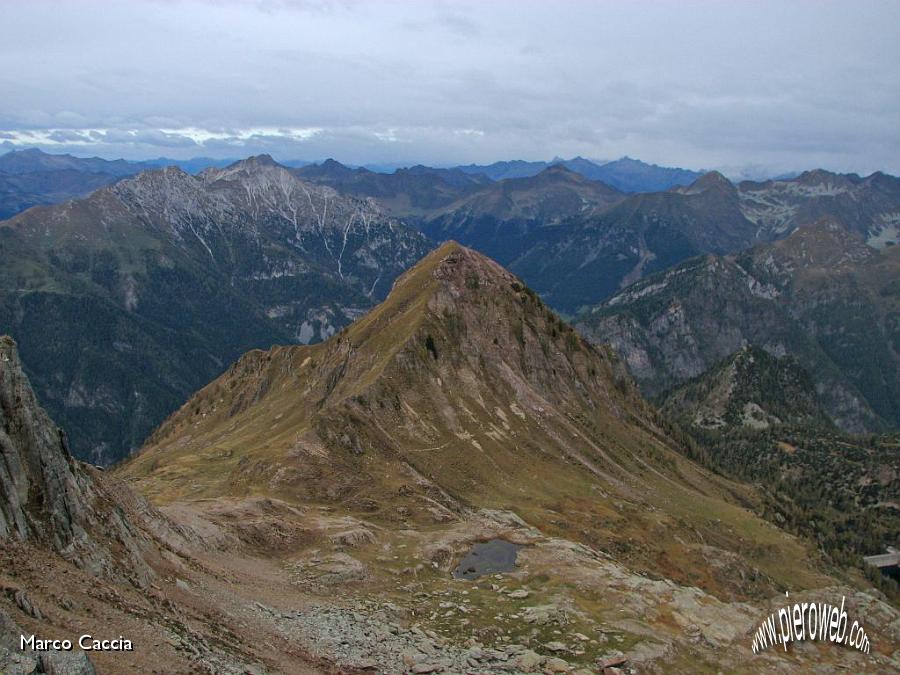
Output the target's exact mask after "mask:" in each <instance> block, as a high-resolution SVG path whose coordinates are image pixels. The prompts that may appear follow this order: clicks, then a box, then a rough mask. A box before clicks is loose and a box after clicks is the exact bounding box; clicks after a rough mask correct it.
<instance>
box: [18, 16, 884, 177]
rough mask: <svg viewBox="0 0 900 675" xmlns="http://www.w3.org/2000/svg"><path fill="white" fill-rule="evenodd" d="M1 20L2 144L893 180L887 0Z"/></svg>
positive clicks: (125, 152)
mask: <svg viewBox="0 0 900 675" xmlns="http://www.w3.org/2000/svg"><path fill="white" fill-rule="evenodd" d="M3 12H4V29H3V30H2V35H3V39H2V40H0V62H2V63H4V68H3V69H2V71H0V91H3V92H4V96H3V98H2V100H0V138H2V139H4V143H5V144H6V145H5V146H4V147H8V146H9V145H15V146H18V147H21V146H24V145H38V146H40V147H45V148H47V149H51V150H59V151H72V152H76V153H91V154H95V153H96V154H103V155H105V156H126V157H135V158H137V157H147V156H157V155H160V154H166V155H169V156H176V157H188V156H192V155H197V154H204V155H212V156H222V157H224V156H228V157H234V156H239V155H246V154H251V153H254V152H270V153H272V154H273V155H275V156H276V157H280V158H282V159H291V158H305V159H321V158H324V157H327V156H334V157H337V158H338V159H341V160H343V161H347V162H354V163H365V162H419V161H421V162H427V163H434V164H449V163H456V162H469V161H492V160H495V159H503V158H514V157H520V158H524V159H539V158H544V159H545V158H549V157H552V156H554V155H565V156H569V155H575V154H580V155H584V156H588V157H594V158H615V157H618V156H621V155H624V154H628V155H631V156H638V157H641V158H643V159H646V160H648V161H653V162H657V163H665V164H673V165H680V166H688V167H693V168H700V167H704V168H711V167H732V168H734V167H737V169H735V170H736V171H738V170H740V167H756V168H758V167H765V168H767V169H768V170H771V171H774V172H779V171H784V170H789V169H795V168H806V167H811V166H820V165H823V166H826V167H828V168H833V169H837V170H854V171H859V172H867V171H871V170H875V169H883V170H888V171H891V172H894V173H900V134H897V132H896V119H897V118H898V117H900V70H898V69H897V68H896V67H895V64H896V63H897V62H898V60H900V39H898V38H900V29H898V26H900V4H898V3H895V2H890V1H883V2H882V1H877V0H872V1H868V2H864V3H839V2H834V1H832V0H823V1H821V2H816V3H811V2H803V1H800V0H798V1H797V2H794V3H790V4H789V3H784V2H780V1H774V0H764V1H762V2H757V3H752V4H751V3H743V2H735V3H710V2H704V1H702V0H700V1H697V2H685V3H671V2H661V1H660V2H653V1H652V0H642V1H641V2H630V3H625V2H613V1H608V2H588V1H587V0H583V1H579V0H569V1H568V2H543V1H541V0H516V1H513V0H496V1H493V2H475V1H474V0H457V1H455V2H393V1H389V0H371V1H369V2H353V1H351V0H343V1H329V0H256V1H254V2H238V1H237V0H232V1H229V2H212V1H208V2H202V1H193V2H187V1H185V2H182V1H179V0H134V1H133V2H129V3H108V2H101V1H100V0H93V1H91V0H83V1H82V2H79V3H56V2H44V1H43V0H33V1H32V2H29V3H6V4H5V5H4V9H3Z"/></svg>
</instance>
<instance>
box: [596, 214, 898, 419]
mask: <svg viewBox="0 0 900 675" xmlns="http://www.w3.org/2000/svg"><path fill="white" fill-rule="evenodd" d="M898 279H900V249H898V248H897V247H895V246H889V247H886V248H885V249H884V250H882V251H880V252H879V251H877V250H875V249H873V248H871V247H870V246H867V245H866V244H865V243H864V242H863V240H862V239H861V238H860V237H859V236H858V235H857V234H855V233H852V232H850V231H848V229H847V228H846V227H844V226H843V225H841V224H839V223H837V222H835V221H830V220H824V221H819V222H818V223H816V224H814V225H811V226H808V227H802V228H800V229H798V230H796V231H794V232H793V233H791V235H790V236H788V237H787V238H785V239H783V240H780V241H777V242H774V243H771V244H763V245H760V246H758V247H755V248H753V249H750V250H748V251H746V252H742V253H739V254H736V255H726V256H714V255H710V256H702V257H698V258H693V259H691V260H688V261H686V262H684V263H682V264H680V265H676V266H675V267H672V268H671V269H668V270H665V271H662V272H659V273H657V274H654V275H651V276H648V277H647V278H645V279H642V280H641V281H639V282H636V283H635V284H632V285H630V286H628V287H627V288H625V289H624V290H623V291H621V292H620V293H617V294H616V295H614V296H613V297H612V298H610V299H609V300H607V301H606V302H604V303H603V304H601V305H599V306H597V307H594V308H592V309H590V310H589V311H587V312H585V313H584V314H583V315H582V316H581V317H580V318H579V327H580V329H581V330H582V331H583V332H584V334H585V335H587V336H589V337H590V338H591V339H592V340H595V341H597V342H601V343H609V344H612V345H613V346H614V347H615V348H616V349H617V350H618V351H619V353H620V354H622V356H623V358H625V359H626V361H627V362H628V364H629V369H630V371H631V373H632V374H633V375H634V376H635V378H636V379H637V381H638V382H639V383H640V385H641V387H642V390H643V391H644V392H645V393H646V394H647V395H649V396H659V395H660V394H662V393H663V392H665V391H666V390H667V389H670V388H672V387H675V386H678V385H680V384H682V383H684V382H685V381H687V380H688V379H690V378H692V377H696V376H698V375H700V374H702V373H704V372H706V371H707V370H708V369H709V368H710V367H712V366H713V365H714V364H716V363H717V362H719V361H720V360H722V359H724V358H725V357H727V356H728V355H729V354H731V353H733V352H734V351H736V350H738V349H739V348H741V347H743V346H745V345H754V346H757V347H761V348H763V349H765V350H766V351H768V352H770V353H772V354H774V355H776V356H782V355H790V356H792V357H793V358H795V359H796V360H797V361H798V362H799V364H800V365H801V366H802V367H803V368H805V370H806V371H807V372H808V373H809V374H810V375H811V376H812V377H813V379H814V381H815V383H816V391H817V394H818V396H819V397H820V400H821V402H822V404H823V406H824V408H825V410H826V411H827V412H828V414H829V416H830V418H831V419H832V420H833V422H834V423H835V424H837V425H838V426H839V427H840V428H842V429H844V430H845V431H849V432H856V433H861V432H865V431H878V430H884V429H890V428H894V429H896V428H897V426H898V424H900V408H898V402H900V358H898V353H900V350H898V346H900V342H898V340H900V324H898V321H900V305H898V302H900V286H898Z"/></svg>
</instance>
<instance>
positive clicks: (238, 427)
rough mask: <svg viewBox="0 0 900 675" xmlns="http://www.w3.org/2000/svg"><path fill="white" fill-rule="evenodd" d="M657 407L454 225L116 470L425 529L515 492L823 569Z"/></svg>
mask: <svg viewBox="0 0 900 675" xmlns="http://www.w3.org/2000/svg"><path fill="white" fill-rule="evenodd" d="M653 420H654V412H653V411H652V409H650V408H649V406H647V404H646V403H644V402H643V400H642V399H641V398H640V397H639V396H638V395H637V393H636V390H635V389H634V387H633V385H632V384H631V382H630V380H629V379H628V377H627V376H626V375H625V373H624V371H623V370H622V368H621V366H620V365H619V364H618V362H617V361H616V360H615V357H614V356H613V354H612V353H611V352H609V351H607V350H605V349H602V348H596V347H593V346H591V345H589V344H587V343H586V342H585V341H583V340H582V339H581V338H580V337H579V336H578V335H577V334H576V333H575V332H574V331H573V330H572V329H571V328H570V327H569V326H567V325H566V324H564V323H563V322H562V321H561V320H560V319H559V318H558V317H556V315H555V314H553V313H552V312H551V311H550V310H549V309H547V308H546V307H545V306H544V305H543V304H542V303H541V302H540V300H539V299H538V298H537V296H535V295H534V294H533V293H532V292H531V291H529V290H528V289H526V288H524V287H523V286H522V284H521V283H520V282H519V281H518V280H517V279H516V278H515V277H514V276H513V275H511V274H510V273H508V272H506V271H505V270H504V269H503V268H501V267H500V266H499V265H497V264H496V263H493V262H492V261H490V260H488V259H487V258H484V257H483V256H481V255H479V254H477V253H474V252H473V251H470V250H468V249H465V248H463V247H461V246H459V245H457V244H454V243H449V244H445V245H444V246H442V247H441V248H440V249H438V250H437V251H435V252H433V253H432V254H430V255H429V256H427V257H426V258H425V259H423V261H422V262H420V263H419V264H418V265H417V266H416V267H415V268H413V269H412V270H410V271H409V272H407V273H406V274H405V275H403V276H402V277H401V278H400V279H398V281H397V282H396V284H395V287H394V290H393V292H392V293H391V295H390V296H389V297H388V299H387V300H386V301H385V302H384V303H383V304H382V305H380V306H379V307H377V308H376V309H374V310H373V311H372V312H371V313H370V314H368V315H367V316H366V317H364V318H363V319H361V320H360V321H359V322H357V323H355V324H353V325H352V326H351V327H349V328H348V329H347V330H345V331H343V332H342V333H340V334H339V335H336V336H335V337H334V338H332V339H331V340H329V341H328V342H325V343H323V344H320V345H315V346H312V347H280V348H276V349H273V350H271V351H269V352H260V351H256V352H251V353H249V354H247V355H245V356H244V357H243V358H241V359H240V360H239V361H238V362H237V363H236V364H234V365H233V366H232V367H231V368H230V369H229V370H228V372H226V373H225V374H224V375H223V376H222V377H220V378H219V379H217V380H216V381H214V382H213V383H211V384H210V385H208V386H207V387H206V388H204V389H203V390H201V391H200V392H199V393H198V394H197V395H196V396H195V397H194V398H193V399H192V400H191V401H189V402H188V403H187V404H186V405H185V406H184V407H183V408H182V409H181V410H180V411H178V412H177V413H176V414H174V415H173V416H172V417H171V418H170V419H169V420H168V421H167V422H166V423H165V424H163V425H162V426H161V427H160V429H159V430H158V431H157V432H156V433H155V434H154V435H153V436H152V437H151V438H150V439H149V441H148V443H147V446H146V447H145V449H144V450H143V451H142V452H141V453H140V454H139V455H138V456H137V457H135V458H133V459H132V460H131V461H129V462H127V463H126V464H125V465H124V466H122V467H121V468H120V469H119V471H120V472H121V473H122V475H124V476H125V477H126V478H128V479H129V480H132V481H134V482H135V483H136V484H137V486H138V488H139V489H140V490H142V491H143V492H145V493H146V494H148V495H149V496H150V497H151V498H152V499H153V500H154V501H156V502H158V503H169V502H173V501H179V500H193V499H202V498H209V497H217V496H222V495H226V496H234V497H242V496H249V495H271V496H276V497H278V498H281V499H285V500H288V501H296V502H318V503H322V502H327V503H332V504H339V505H341V506H343V507H345V508H347V509H349V510H351V511H357V512H367V513H368V516H367V517H369V518H375V519H379V520H381V521H385V522H399V521H405V522H406V523H407V525H408V526H412V525H416V526H421V527H428V526H431V524H433V523H434V522H436V521H438V522H439V521H441V520H444V519H449V518H456V517H464V516H465V514H466V513H467V512H468V511H469V510H471V509H475V508H504V509H510V510H513V511H516V512H517V513H519V514H520V515H522V516H523V517H525V518H526V519H527V520H529V521H530V522H532V523H533V524H535V525H536V526H538V527H540V528H542V529H544V530H545V531H547V532H549V533H554V534H558V535H562V536H565V537H567V538H570V539H574V540H580V541H583V542H585V543H589V544H591V545H594V546H596V547H598V548H601V549H603V550H607V551H611V552H613V553H614V554H615V555H616V557H617V558H619V559H620V560H626V561H630V562H631V563H632V564H633V565H634V566H635V567H637V568H638V569H641V570H644V571H647V572H648V573H651V574H659V575H665V576H669V577H672V578H675V579H678V580H681V581H683V582H690V583H692V584H696V585H700V586H703V587H706V588H708V589H711V590H714V591H719V592H722V593H723V594H725V595H729V596H744V595H746V594H753V593H767V592H771V591H772V590H773V589H776V588H778V589H780V588H781V587H782V586H783V585H784V584H787V583H788V582H790V584H791V587H792V588H796V587H797V586H798V585H800V586H806V585H810V584H814V583H817V582H819V581H821V577H820V576H819V575H818V574H817V573H816V572H815V571H812V570H809V569H808V568H809V564H808V560H807V553H806V551H805V550H804V548H803V547H802V546H801V545H800V544H799V543H798V542H797V541H796V540H793V539H791V538H789V537H787V536H786V535H784V534H782V533H781V532H779V531H778V530H776V529H775V528H773V527H771V526H770V525H768V524H766V523H764V522H763V521H761V520H760V519H758V518H756V517H755V516H754V515H752V514H751V513H750V512H748V511H747V510H746V509H745V508H742V507H740V506H738V505H736V501H738V499H742V500H747V499H751V497H752V496H751V495H750V493H749V492H747V491H746V490H744V489H743V488H741V487H739V486H736V485H734V484H730V483H727V482H726V481H724V480H722V479H720V478H717V477H715V476H713V475H711V474H709V473H707V472H705V471H703V470H702V469H700V468H698V467H697V466H696V465H694V464H693V463H691V462H690V461H688V460H686V459H685V458H684V457H682V456H681V455H680V454H679V453H678V452H677V451H676V447H675V445H674V442H673V441H672V440H671V439H669V438H668V437H667V436H666V435H665V434H664V432H663V431H662V430H661V429H659V428H658V427H656V426H655V424H654V421H653ZM734 554H737V557H735V555H734ZM713 559H715V560H717V561H719V562H722V561H727V563H728V564H721V565H718V564H713V562H714V561H713ZM801 561H802V562H803V565H799V564H798V563H800V562H801Z"/></svg>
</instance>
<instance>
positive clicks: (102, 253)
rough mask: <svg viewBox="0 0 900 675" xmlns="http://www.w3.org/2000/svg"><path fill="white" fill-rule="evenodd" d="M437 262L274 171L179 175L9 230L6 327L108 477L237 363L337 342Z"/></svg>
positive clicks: (371, 216)
mask: <svg viewBox="0 0 900 675" xmlns="http://www.w3.org/2000/svg"><path fill="white" fill-rule="evenodd" d="M430 248H431V244H430V243H429V242H428V241H427V240H426V239H425V238H424V237H423V236H422V235H421V234H420V233H418V232H417V231H415V230H412V229H409V228H407V227H405V226H404V225H402V224H401V223H399V222H397V221H395V220H393V219H392V218H390V217H389V216H387V215H386V214H385V213H384V211H383V210H381V209H380V208H379V207H378V206H377V205H376V204H375V203H374V202H372V201H367V200H359V199H354V198H350V197H344V196H341V195H339V194H338V193H336V192H335V191H334V190H332V189H331V188H328V187H322V186H318V185H313V184H310V183H306V182H303V181H301V180H299V179H298V178H297V177H296V176H294V175H293V174H292V173H291V172H290V171H289V170H287V169H285V168H284V167H281V166H279V165H277V164H275V163H274V162H273V161H272V160H271V158H268V157H257V158H251V159H249V160H245V161H242V162H239V163H236V164H234V165H232V166H230V167H228V168H226V169H207V170H205V171H204V172H202V173H201V174H200V175H198V176H196V177H194V176H191V175H189V174H187V173H185V172H183V171H181V170H180V169H178V168H175V167H169V168H166V169H158V170H153V171H147V172H143V173H141V174H139V175H138V176H136V177H133V178H126V179H123V180H121V181H119V182H117V183H116V184H114V185H112V186H108V187H105V188H102V189H100V190H98V191H96V192H94V193H93V194H92V195H91V196H90V197H87V198H85V199H82V200H78V201H74V202H69V203H66V204H62V205H58V206H53V207H43V208H35V209H30V210H28V211H26V212H25V213H22V214H20V215H18V216H16V217H14V218H13V219H11V220H8V221H5V222H3V223H2V224H0V260H2V264H0V317H2V326H3V330H5V331H7V332H10V333H11V334H12V335H13V336H14V337H16V338H17V339H18V340H19V341H20V342H21V344H22V358H23V360H24V361H25V363H26V367H27V369H28V372H29V374H30V375H31V377H32V378H33V380H34V383H35V386H36V388H37V390H38V393H39V396H40V397H41V400H42V401H43V402H44V403H45V404H46V405H47V407H48V408H49V410H50V411H51V414H53V416H54V417H55V418H56V419H58V420H60V421H61V422H62V423H63V424H65V425H66V428H67V429H68V430H69V433H70V434H71V437H72V445H73V449H74V451H75V453H76V454H77V455H78V456H80V457H91V458H92V460H93V461H94V462H96V463H109V462H111V461H114V460H116V459H119V458H121V457H122V456H124V455H125V454H127V453H128V452H129V451H130V450H132V449H134V448H136V447H137V445H138V444H139V443H140V442H141V441H142V440H143V439H144V438H145V437H146V435H147V434H148V433H149V432H150V430H151V429H152V428H153V427H154V426H156V425H157V424H158V423H159V422H160V421H161V420H162V419H163V418H164V417H165V416H166V415H167V414H168V413H169V412H171V411H172V410H173V409H174V408H175V407H177V405H179V404H180V403H181V402H182V401H183V400H184V399H185V398H186V397H187V396H188V395H189V394H190V393H191V392H192V391H194V390H195V389H197V388H198V387H199V386H201V385H202V384H203V383H204V382H206V381H208V380H209V379H211V378H212V377H213V376H215V375H216V374H217V373H219V372H221V370H222V369H224V368H225V366H227V364H229V363H230V362H231V361H233V360H234V359H235V358H237V356H238V355H240V354H241V353H243V352H244V351H246V350H247V349H250V348H252V347H268V346H270V345H271V344H273V343H278V342H309V341H312V340H318V339H324V338H325V337H327V336H329V335H331V334H333V333H334V332H335V331H337V330H339V329H340V328H341V327H342V326H344V325H346V324H347V323H349V322H350V321H351V320H353V319H355V318H356V317H358V316H360V315H361V314H362V313H364V312H365V311H366V310H367V309H368V308H369V307H371V306H372V305H373V304H374V303H375V302H377V301H378V300H379V299H381V298H383V297H384V296H385V295H386V293H387V291H388V289H389V288H390V284H391V282H392V281H393V279H394V277H396V275H397V274H399V273H400V272H402V271H403V270H405V269H406V268H408V267H409V266H410V265H411V264H412V263H413V262H415V261H416V260H418V259H419V258H421V257H422V256H423V255H424V254H425V253H426V252H427V251H428V250H429V249H430ZM122 420H127V422H126V423H124V424H123V423H122Z"/></svg>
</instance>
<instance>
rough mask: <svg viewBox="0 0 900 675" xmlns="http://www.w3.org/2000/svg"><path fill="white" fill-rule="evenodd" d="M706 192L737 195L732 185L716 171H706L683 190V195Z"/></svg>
mask: <svg viewBox="0 0 900 675" xmlns="http://www.w3.org/2000/svg"><path fill="white" fill-rule="evenodd" d="M707 190H716V191H720V192H727V193H735V194H736V193H737V188H736V187H735V186H734V184H733V183H732V182H731V181H730V180H728V179H727V178H725V176H723V175H722V174H721V173H719V172H718V171H708V172H706V173H705V174H703V175H702V176H700V178H698V179H697V180H695V181H694V182H693V183H691V184H690V185H689V186H688V187H687V188H685V189H684V190H683V192H684V193H685V194H700V193H701V192H706V191H707Z"/></svg>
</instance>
